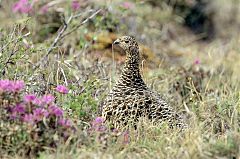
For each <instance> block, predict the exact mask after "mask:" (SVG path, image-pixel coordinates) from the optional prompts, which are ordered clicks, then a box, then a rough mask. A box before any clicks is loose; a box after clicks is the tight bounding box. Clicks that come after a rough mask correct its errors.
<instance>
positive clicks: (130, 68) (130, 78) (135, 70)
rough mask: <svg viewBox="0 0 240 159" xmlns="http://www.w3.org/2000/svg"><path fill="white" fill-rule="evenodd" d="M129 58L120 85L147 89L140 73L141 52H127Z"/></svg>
mask: <svg viewBox="0 0 240 159" xmlns="http://www.w3.org/2000/svg"><path fill="white" fill-rule="evenodd" d="M126 54H127V57H126V61H125V65H124V68H123V71H122V74H121V76H120V79H119V84H120V85H121V84H124V85H129V86H130V85H131V86H137V87H138V88H139V87H142V88H146V84H145V83H144V81H143V79H142V76H141V73H140V68H139V64H140V58H139V52H134V53H129V52H127V53H126Z"/></svg>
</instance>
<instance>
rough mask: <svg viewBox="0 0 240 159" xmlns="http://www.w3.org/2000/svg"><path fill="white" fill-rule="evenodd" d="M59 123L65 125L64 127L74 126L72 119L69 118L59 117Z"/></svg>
mask: <svg viewBox="0 0 240 159" xmlns="http://www.w3.org/2000/svg"><path fill="white" fill-rule="evenodd" d="M58 124H59V125H61V126H63V127H71V126H72V121H71V120H69V119H59V121H58Z"/></svg>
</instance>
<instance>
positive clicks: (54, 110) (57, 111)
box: [48, 105, 63, 117]
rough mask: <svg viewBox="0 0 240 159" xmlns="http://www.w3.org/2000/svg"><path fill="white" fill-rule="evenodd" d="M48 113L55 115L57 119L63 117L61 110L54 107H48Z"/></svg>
mask: <svg viewBox="0 0 240 159" xmlns="http://www.w3.org/2000/svg"><path fill="white" fill-rule="evenodd" d="M48 111H49V113H50V114H52V115H55V116H57V117H62V116H63V110H62V109H61V108H59V107H58V106H56V105H51V106H49V107H48Z"/></svg>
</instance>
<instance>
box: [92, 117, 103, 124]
mask: <svg viewBox="0 0 240 159" xmlns="http://www.w3.org/2000/svg"><path fill="white" fill-rule="evenodd" d="M94 122H95V123H96V124H102V123H103V122H104V119H103V118H102V117H96V119H95V121H94Z"/></svg>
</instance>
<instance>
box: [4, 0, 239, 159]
mask: <svg viewBox="0 0 240 159" xmlns="http://www.w3.org/2000/svg"><path fill="white" fill-rule="evenodd" d="M48 2H50V1H46V4H47V3H48ZM233 2H235V1H233ZM1 3H2V4H4V5H3V6H4V10H5V12H4V13H3V12H2V11H1V12H0V15H1V16H0V17H1V18H2V20H3V21H5V22H6V23H1V24H0V30H1V32H0V79H10V80H24V81H25V89H24V90H23V91H22V92H21V93H20V97H18V98H15V96H13V95H9V96H8V98H7V99H5V98H2V96H1V95H2V94H1V93H2V92H1V91H0V97H1V98H0V103H2V104H1V110H2V108H3V107H4V106H6V102H5V104H4V101H13V102H12V103H11V102H10V105H11V104H15V103H16V101H20V100H21V99H22V98H23V97H24V95H25V94H26V93H34V94H36V95H37V96H39V97H40V96H43V95H45V94H52V95H54V96H55V102H56V104H57V105H59V106H61V108H62V109H63V110H64V111H65V114H64V117H65V118H67V119H70V120H71V121H72V122H73V126H74V128H75V129H76V131H75V132H74V133H72V134H71V135H70V137H69V138H68V139H67V140H64V139H61V137H59V138H56V134H54V133H53V132H56V133H61V132H62V129H60V128H59V129H57V128H53V129H50V128H49V127H46V130H45V132H46V136H44V137H45V138H39V139H37V140H36V138H34V137H32V136H31V133H32V132H34V131H32V129H30V128H29V127H26V125H25V124H24V123H21V122H12V121H7V120H6V121H5V119H6V118H5V117H6V115H7V113H6V112H3V113H1V116H0V118H1V119H2V120H1V122H0V133H1V135H2V136H1V140H0V141H2V143H0V145H1V146H0V157H1V158H25V157H26V156H28V157H30V158H39V159H45V158H49V159H50V158H184V159H185V158H216V159H218V158H239V157H240V142H239V141H240V135H239V121H240V116H239V112H240V85H239V84H240V82H239V81H240V78H239V68H240V63H239V61H240V54H239V50H240V48H239V40H240V39H239V37H238V36H237V35H234V32H237V33H238V30H237V29H236V28H235V26H236V25H237V24H238V23H239V20H238V19H237V18H236V19H235V22H234V23H232V24H229V25H232V26H233V27H232V28H233V29H232V31H231V29H226V31H225V32H224V29H223V28H221V27H223V26H226V27H227V26H228V23H226V21H227V20H228V19H227V18H226V17H227V16H229V15H230V14H231V12H229V7H230V4H226V3H225V2H223V1H222V0H218V1H216V2H215V3H214V4H213V7H216V6H221V5H222V6H223V7H222V9H224V10H225V11H226V15H225V16H222V13H219V12H217V11H216V15H215V17H214V18H215V20H218V22H217V23H216V25H218V26H217V35H216V37H215V39H213V40H212V41H207V42H204V41H201V40H198V38H199V37H198V36H197V35H194V34H193V33H192V32H190V31H189V30H188V29H186V28H185V27H184V26H183V25H182V22H183V17H181V16H180V15H176V14H174V12H173V6H171V5H167V4H166V3H165V1H162V2H159V4H160V5H159V6H158V7H153V6H151V4H150V3H147V2H144V3H141V2H138V1H137V2H129V3H130V4H124V3H123V2H122V1H114V2H111V3H110V2H102V3H101V2H96V3H94V2H87V3H86V4H84V3H83V4H82V5H83V6H82V8H81V9H82V10H81V11H82V13H84V15H83V16H80V17H78V18H77V19H74V20H73V21H72V22H71V23H70V24H69V26H68V28H67V32H68V31H70V30H71V29H72V28H74V27H75V26H76V25H77V24H79V22H80V21H82V20H84V19H85V18H86V17H88V16H89V14H88V12H87V11H88V10H89V9H90V8H93V9H98V8H101V9H102V11H101V12H100V14H98V15H96V17H94V18H93V19H92V20H90V21H89V22H88V23H86V24H85V25H83V26H82V27H80V28H79V29H77V30H76V31H75V32H74V33H72V34H70V35H69V36H67V37H66V38H65V39H63V40H61V41H59V43H58V44H57V47H56V48H54V49H53V51H52V52H51V53H50V54H49V56H48V58H47V60H44V61H42V63H41V65H40V67H36V68H34V67H35V65H36V63H37V62H39V61H40V60H41V59H42V57H43V56H44V55H45V54H46V52H47V50H48V49H49V47H50V46H51V44H52V42H53V41H54V39H55V37H56V36H57V34H58V33H57V32H56V31H55V32H54V28H52V26H54V27H59V26H58V25H57V24H61V21H59V22H56V21H55V20H54V21H52V20H51V18H50V19H48V17H51V16H50V15H52V17H54V14H56V13H55V11H56V10H58V9H59V8H60V9H61V8H64V11H63V12H62V14H64V15H65V17H69V16H70V14H71V13H74V14H77V13H78V11H73V10H71V3H70V2H63V3H59V4H56V5H54V6H53V7H50V9H49V14H43V15H41V14H40V13H38V12H36V13H34V14H29V15H27V14H20V13H12V12H11V5H12V4H8V3H6V2H5V1H3V2H0V4H1ZM44 4H45V3H43V2H41V3H37V4H36V6H35V8H34V10H36V11H37V10H39V9H40V7H41V6H42V5H44ZM119 6H120V7H119ZM129 7H130V8H129ZM131 7H133V8H131ZM159 8H161V9H159ZM50 13H53V14H50ZM38 14H39V15H41V16H40V17H42V18H43V19H44V18H46V19H47V23H46V24H44V25H43V24H41V22H42V21H41V20H39V19H38V18H39V15H38ZM152 15H154V16H152ZM116 17H118V18H116ZM131 18H132V19H131ZM16 19H17V22H14V21H15V20H16ZM52 19H54V18H52ZM134 19H135V20H134ZM232 20H233V19H232ZM146 21H148V22H149V23H146ZM43 26H44V27H43ZM160 28H161V29H160ZM55 29H56V28H55ZM58 29H61V28H58ZM39 30H42V31H44V33H45V32H46V33H47V34H44V35H42V32H41V33H40V34H38V32H39ZM102 32H104V33H105V34H104V35H103V36H102V34H101V33H102ZM106 32H107V33H106ZM109 32H111V35H112V34H114V35H115V34H116V35H115V36H116V37H118V36H120V35H123V34H133V35H134V36H136V38H137V39H138V40H139V41H140V42H141V43H142V44H143V45H145V46H147V47H149V48H151V49H150V50H151V52H153V53H154V54H155V55H156V61H157V62H149V61H148V57H150V55H149V56H144V58H145V61H146V62H143V69H142V73H143V76H144V80H145V81H146V83H147V84H148V86H149V87H150V88H151V89H154V90H156V91H158V92H159V93H161V94H163V97H164V98H165V99H166V100H167V101H168V102H169V103H170V104H171V105H172V106H173V107H174V108H175V109H176V110H178V111H179V112H182V113H183V114H184V117H185V119H186V122H187V123H188V124H189V128H188V129H187V130H185V131H179V130H177V129H171V128H168V126H167V125H166V124H165V123H161V124H158V125H154V124H152V123H151V122H150V121H148V120H145V119H143V120H142V121H140V122H139V123H138V128H137V130H135V129H133V128H130V129H129V131H128V132H126V131H124V130H118V131H117V132H113V131H112V130H111V129H110V128H109V127H108V125H107V124H103V123H98V122H97V121H96V117H98V116H99V112H98V109H99V108H98V106H99V105H100V104H101V101H102V100H103V99H104V98H105V96H106V95H107V93H108V92H109V91H110V88H111V86H112V85H113V84H114V82H115V80H116V79H117V77H118V75H119V72H120V70H121V69H120V68H121V66H122V61H121V60H116V63H115V62H113V60H114V59H113V58H112V57H108V56H107V55H108V54H107V52H110V55H111V54H113V53H114V56H115V57H116V59H121V58H122V57H121V56H122V55H119V54H118V53H117V52H112V50H111V39H110V38H109V37H108V35H109V36H110V34H108V33H109ZM112 32H113V33H112ZM29 33H30V34H29ZM89 35H90V36H89ZM98 35H101V37H100V36H98ZM104 36H106V37H104ZM89 37H92V38H89ZM100 38H101V40H99V39H100ZM109 39H110V40H109ZM109 41H110V42H109ZM93 45H95V46H96V45H100V46H101V47H96V48H95V47H93ZM100 48H101V49H100ZM145 54H146V55H148V54H149V52H148V51H146V52H145ZM196 60H197V61H198V62H196ZM115 64H116V65H117V69H116V68H115ZM60 84H62V85H65V86H66V87H67V88H68V89H69V93H68V94H65V95H64V94H60V93H58V92H56V90H55V88H56V86H57V85H60ZM3 99H4V100H3ZM4 113H5V114H4ZM44 120H45V119H44ZM44 120H43V123H44V122H45V121H44ZM3 121H4V122H3ZM49 123H51V122H50V121H49ZM49 123H48V124H49ZM94 124H95V125H94ZM16 128H18V129H17V130H19V131H16ZM100 128H104V129H103V130H102V129H100ZM6 130H8V131H6ZM14 133H15V134H16V136H15V137H13V138H12V140H11V141H9V144H8V145H7V146H8V147H7V146H6V145H4V143H3V141H4V140H5V139H6V138H7V137H6V136H8V135H9V134H10V135H12V134H14ZM13 136H14V135H13ZM46 138H48V140H46ZM7 139H8V138H7ZM41 139H44V140H41ZM52 140H53V141H54V142H55V141H56V143H58V144H57V146H55V147H53V146H51V145H50V144H49V142H48V141H52ZM7 141H8V140H7ZM37 141H38V142H37ZM19 143H22V146H20V147H19V146H17V145H19ZM39 143H41V144H39ZM31 144H33V146H36V147H40V149H41V151H36V152H31V153H29V152H28V151H27V149H28V150H29V145H31ZM3 145H4V147H3ZM6 149H7V150H6ZM19 149H20V150H21V151H20V150H19Z"/></svg>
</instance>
